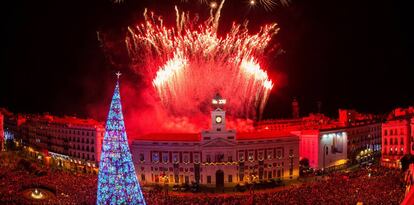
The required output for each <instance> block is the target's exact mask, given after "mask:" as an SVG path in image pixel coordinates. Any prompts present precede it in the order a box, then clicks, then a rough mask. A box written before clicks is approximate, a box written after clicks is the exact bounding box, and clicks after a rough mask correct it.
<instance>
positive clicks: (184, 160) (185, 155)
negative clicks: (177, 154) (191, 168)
mask: <svg viewBox="0 0 414 205" xmlns="http://www.w3.org/2000/svg"><path fill="white" fill-rule="evenodd" d="M183 162H184V163H186V164H187V163H189V162H190V159H189V157H188V154H184V156H183Z"/></svg>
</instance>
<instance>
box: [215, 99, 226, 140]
mask: <svg viewBox="0 0 414 205" xmlns="http://www.w3.org/2000/svg"><path fill="white" fill-rule="evenodd" d="M211 103H212V105H213V107H214V110H213V111H211V122H212V126H211V128H212V129H211V130H212V131H215V132H223V131H226V111H224V110H223V106H224V105H225V104H226V99H223V98H222V97H221V96H220V94H218V93H217V94H216V97H215V98H214V99H213V100H212V101H211Z"/></svg>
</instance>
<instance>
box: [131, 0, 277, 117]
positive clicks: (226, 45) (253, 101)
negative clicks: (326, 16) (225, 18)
mask: <svg viewBox="0 0 414 205" xmlns="http://www.w3.org/2000/svg"><path fill="white" fill-rule="evenodd" d="M223 3H224V1H222V2H221V3H220V4H217V3H216V4H215V6H213V5H211V8H212V9H211V12H210V14H211V16H210V18H209V19H208V20H207V21H205V22H203V23H198V22H197V19H194V20H191V19H190V18H189V14H188V13H185V12H182V13H180V12H179V11H178V9H177V8H176V16H177V17H176V28H168V27H166V26H164V25H163V21H162V18H161V17H157V16H155V15H154V14H153V13H150V14H149V13H148V12H147V11H145V12H144V17H145V22H144V23H143V24H140V25H137V26H135V27H131V28H129V34H128V36H127V38H126V44H127V48H128V52H129V55H130V57H131V59H132V62H133V66H132V67H133V69H134V70H135V71H136V72H137V73H139V74H141V75H142V76H143V77H144V79H145V80H146V81H147V85H148V86H150V87H153V89H152V90H154V91H155V93H156V96H157V97H158V98H159V100H160V102H161V103H162V105H163V106H164V108H166V110H167V112H168V113H169V114H170V115H173V116H193V115H194V114H197V113H203V114H207V113H208V112H209V111H210V102H211V98H212V97H213V96H214V95H215V94H216V93H220V94H221V95H222V96H223V97H224V98H227V99H228V103H227V106H226V110H227V111H228V112H229V113H231V115H232V116H234V117H243V118H255V117H256V116H257V114H261V112H262V110H263V108H264V105H265V104H266V101H267V99H268V96H269V93H270V91H271V89H272V88H273V82H272V80H270V79H269V77H268V74H267V72H266V71H264V70H263V69H262V68H261V64H262V63H263V56H264V51H265V48H266V47H267V45H268V43H269V41H270V40H271V37H272V36H273V35H274V34H276V33H277V31H278V28H277V26H276V24H271V25H265V26H263V27H262V28H261V30H260V31H259V32H258V33H256V34H254V35H251V34H249V33H248V30H247V28H246V27H245V25H243V26H242V25H239V24H233V26H232V27H231V30H230V31H229V32H228V33H227V34H226V35H225V36H224V37H220V36H218V34H217V29H218V23H219V18H220V12H221V8H222V6H223ZM213 10H214V11H213ZM257 112H259V113H257Z"/></svg>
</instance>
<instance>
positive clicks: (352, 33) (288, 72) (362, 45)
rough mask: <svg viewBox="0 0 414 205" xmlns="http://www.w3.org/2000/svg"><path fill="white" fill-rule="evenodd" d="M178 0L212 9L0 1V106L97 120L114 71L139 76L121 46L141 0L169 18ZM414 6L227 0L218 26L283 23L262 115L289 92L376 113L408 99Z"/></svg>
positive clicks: (277, 111)
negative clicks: (106, 40) (104, 40)
mask: <svg viewBox="0 0 414 205" xmlns="http://www.w3.org/2000/svg"><path fill="white" fill-rule="evenodd" d="M190 2H191V0H190ZM195 2H198V1H195ZM406 2H407V3H406ZM174 4H178V5H179V7H180V8H183V9H185V10H190V11H191V12H192V13H199V14H200V16H206V15H208V11H209V9H208V7H207V6H206V5H200V4H198V3H182V2H181V1H173V0H170V1H167V0H158V1H157V0H125V3H123V4H121V5H113V4H111V3H110V2H109V1H105V0H101V1H97V0H87V1H85V0H82V1H81V0H70V1H69V0H61V1H51V0H46V1H33V0H26V1H8V2H7V6H6V5H4V6H2V8H1V15H2V18H1V22H2V24H1V25H2V26H1V27H2V28H1V35H2V38H1V39H2V45H1V51H2V52H1V53H2V55H1V61H0V66H1V75H0V76H1V85H0V89H1V90H0V107H6V108H8V109H10V110H11V111H13V112H24V113H42V112H50V113H52V114H56V115H64V114H67V115H77V116H82V117H86V116H89V117H96V118H98V119H100V120H103V119H102V117H103V116H105V114H106V112H107V107H109V103H110V98H111V94H112V91H113V86H114V84H113V83H114V75H113V73H114V72H115V71H117V70H121V72H123V73H124V76H126V77H124V79H125V80H126V81H136V80H137V79H136V77H135V76H134V75H133V74H132V72H131V71H129V69H128V60H127V58H126V56H125V55H126V51H125V49H123V47H122V45H123V44H122V40H123V37H124V35H125V28H126V26H128V25H131V24H134V23H137V22H141V21H142V19H143V18H142V12H143V10H144V8H145V7H148V8H150V10H153V11H155V12H157V14H160V15H162V16H164V19H168V18H170V19H169V20H170V21H171V22H170V23H173V21H174V18H175V17H174V15H175V14H174V9H173V5H174ZM411 8H412V7H410V6H409V3H408V1H385V0H366V1H356V0H355V1H350V0H347V1H344V0H337V1H336V0H335V1H332V0H324V1H322V0H312V1H311V0H292V1H291V4H290V6H289V7H277V8H275V9H274V10H273V11H269V12H266V11H265V10H264V9H262V8H260V7H256V8H253V9H250V8H249V7H248V6H247V4H246V1H244V0H240V1H239V0H227V2H226V4H225V7H224V8H223V13H222V18H221V25H220V26H221V27H220V28H219V29H220V30H221V31H222V32H223V31H226V30H227V28H228V27H229V26H230V24H231V22H232V21H237V22H243V21H244V20H246V19H249V21H250V22H249V25H250V26H249V28H251V29H252V30H255V29H256V30H257V28H258V27H259V26H260V25H262V24H263V23H270V22H277V23H278V24H279V26H280V29H281V30H280V32H279V34H278V35H277V36H275V42H278V43H280V46H281V47H282V48H283V50H285V51H286V53H284V54H283V55H279V56H277V57H270V59H272V60H271V62H269V64H271V65H272V66H271V68H268V69H267V70H268V71H269V73H270V75H271V76H273V78H274V79H277V80H278V82H276V89H274V91H273V92H272V94H271V96H270V99H269V103H268V105H267V107H266V109H265V115H264V117H265V118H281V117H288V116H289V114H290V112H291V111H290V103H291V100H292V98H293V97H297V98H298V100H299V103H300V106H301V114H302V115H303V114H307V113H308V112H315V111H316V108H317V106H316V104H317V103H316V102H317V101H321V102H322V112H323V113H326V114H328V115H330V116H333V117H335V115H336V112H337V109H338V108H354V109H357V110H360V111H363V112H375V113H379V112H388V111H390V110H391V109H392V108H394V107H397V106H408V105H414V82H413V81H414V77H413V76H414V75H413V74H412V73H413V69H414V41H413V38H412V36H414V33H413V31H412V26H413V24H412V19H414V14H413V12H412V11H411ZM166 21H167V22H168V20H166ZM96 31H100V32H102V33H106V34H108V35H109V36H111V40H112V41H113V42H114V43H115V44H116V43H118V49H114V51H112V52H115V54H114V53H112V54H111V53H108V51H107V50H104V49H103V48H102V47H101V46H100V43H99V42H98V40H97V34H96ZM410 37H411V38H410ZM108 55H109V56H110V57H109V58H108ZM111 62H115V63H111ZM138 80H139V79H138ZM121 89H122V87H121ZM122 97H123V98H128V96H122ZM93 106H104V107H105V108H106V109H104V110H105V113H99V114H96V113H94V114H93V113H91V112H89V109H90V108H91V107H93ZM125 112H128V111H127V110H125Z"/></svg>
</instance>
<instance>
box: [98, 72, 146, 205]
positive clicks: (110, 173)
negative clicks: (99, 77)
mask: <svg viewBox="0 0 414 205" xmlns="http://www.w3.org/2000/svg"><path fill="white" fill-rule="evenodd" d="M117 75H118V81H117V82H116V87H115V91H114V95H113V97H112V102H111V107H110V109H109V114H108V119H107V121H106V131H105V136H104V139H103V143H102V152H101V160H100V164H99V174H98V193H97V201H96V204H98V205H100V204H105V205H106V204H144V205H145V199H144V196H143V195H142V192H141V187H140V185H139V183H138V179H137V176H136V173H135V168H134V164H133V162H132V157H131V153H130V151H129V147H128V140H127V135H126V131H125V123H124V117H123V115H122V106H121V96H120V94H119V76H120V73H119V72H118V73H117Z"/></svg>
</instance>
